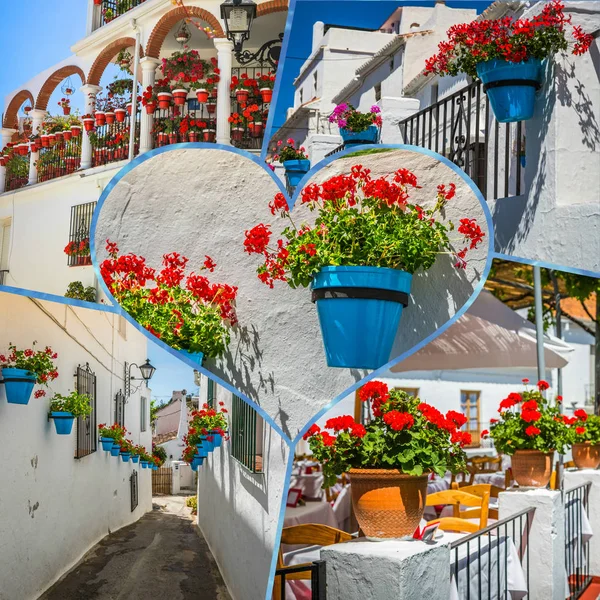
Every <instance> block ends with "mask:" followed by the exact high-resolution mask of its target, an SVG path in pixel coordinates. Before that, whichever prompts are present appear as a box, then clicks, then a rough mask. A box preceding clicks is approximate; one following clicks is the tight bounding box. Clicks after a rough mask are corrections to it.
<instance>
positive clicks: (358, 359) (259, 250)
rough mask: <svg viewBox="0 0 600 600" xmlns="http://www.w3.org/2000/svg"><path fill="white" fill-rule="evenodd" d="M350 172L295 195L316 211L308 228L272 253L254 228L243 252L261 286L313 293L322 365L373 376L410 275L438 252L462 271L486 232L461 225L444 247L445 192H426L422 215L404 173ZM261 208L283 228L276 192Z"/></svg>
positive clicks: (394, 329) (291, 231) (412, 179)
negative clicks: (429, 203) (256, 258)
mask: <svg viewBox="0 0 600 600" xmlns="http://www.w3.org/2000/svg"><path fill="white" fill-rule="evenodd" d="M292 142H293V140H292ZM292 150H293V152H297V151H296V150H295V149H293V148H292ZM349 172H350V174H349V175H346V174H342V175H339V176H335V177H334V178H332V179H330V180H328V181H325V182H324V183H322V184H312V185H311V186H307V187H306V188H305V189H304V190H303V191H302V198H301V202H302V204H308V208H309V209H311V210H314V211H315V212H317V213H318V216H317V218H316V220H315V224H314V225H308V224H306V223H302V224H299V225H298V224H297V225H294V226H292V227H288V228H287V229H286V230H285V232H284V233H283V239H280V240H277V243H276V244H273V245H271V231H270V229H269V227H268V226H266V225H264V224H263V223H260V224H259V225H257V226H255V227H254V228H253V229H251V230H249V231H246V239H245V241H244V246H245V251H246V252H248V253H249V254H259V255H261V256H262V257H263V261H264V262H263V264H262V265H260V266H259V267H258V269H257V272H258V277H259V279H260V280H261V281H262V282H263V283H265V284H266V285H268V286H269V287H273V285H274V283H275V281H278V280H281V281H285V282H286V283H287V284H288V285H289V286H290V287H292V288H298V287H308V286H310V287H311V289H312V301H313V302H314V303H316V308H317V313H318V317H319V323H320V326H321V333H322V337H323V344H324V349H325V356H326V358H327V364H328V365H329V366H330V367H342V368H355V369H376V368H379V367H381V366H382V365H384V364H386V363H387V362H388V361H389V359H390V354H391V351H392V347H393V345H394V340H395V338H396V336H397V334H398V330H399V324H400V317H401V316H402V312H403V309H404V308H405V307H406V306H407V305H408V302H409V294H410V286H411V280H412V274H413V273H414V272H415V271H416V270H418V269H423V270H424V271H427V270H428V269H430V268H431V267H433V265H434V264H435V262H436V260H437V258H438V256H439V255H440V254H450V255H454V256H455V257H456V261H457V262H456V267H457V268H460V267H462V266H464V265H465V264H466V263H465V261H464V258H465V256H466V254H467V252H468V251H469V250H471V249H475V248H477V246H478V245H479V243H480V242H481V241H482V240H483V237H484V235H485V234H484V233H483V232H482V231H481V229H480V228H479V226H478V225H477V223H476V221H475V220H473V219H463V221H464V222H463V221H461V225H460V226H459V227H457V228H456V231H457V232H458V234H460V237H457V239H456V240H453V241H452V242H451V240H450V238H449V232H450V231H452V230H453V227H452V226H451V224H449V225H445V224H444V223H442V222H440V221H437V220H436V219H437V216H438V214H441V212H442V210H443V208H444V206H445V204H446V202H447V201H448V200H450V199H451V198H452V197H453V196H454V195H455V187H454V185H453V184H451V185H450V188H449V189H446V187H445V186H444V185H443V184H441V185H439V186H437V187H434V188H432V192H433V190H435V197H436V199H437V202H436V204H435V206H434V208H433V209H429V210H424V209H423V208H421V207H420V206H418V205H413V204H410V202H409V189H410V188H411V187H412V188H417V187H419V186H418V181H417V177H416V176H415V175H414V174H413V173H411V172H410V171H408V170H407V169H399V170H398V171H397V172H396V173H392V174H390V175H389V176H384V177H379V178H377V179H373V178H372V177H371V176H370V171H369V170H366V169H363V168H362V167H361V166H360V165H354V166H352V167H351V168H349ZM336 190H337V191H336ZM269 207H270V208H271V212H272V214H277V213H279V214H280V215H281V216H282V217H285V218H287V219H289V220H290V221H291V219H290V215H289V208H288V205H287V201H286V199H285V197H284V196H283V194H277V195H276V196H275V198H274V200H273V202H272V203H271V204H270V205H269ZM324 234H327V235H324ZM357 240H360V242H359V243H356V241H357ZM408 240H410V243H409V241H408ZM454 244H460V246H459V247H461V246H463V245H466V247H465V248H464V249H462V250H460V251H458V248H455V247H454ZM337 265H342V266H337ZM444 285H446V284H444Z"/></svg>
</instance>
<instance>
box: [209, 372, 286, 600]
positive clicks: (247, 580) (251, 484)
mask: <svg viewBox="0 0 600 600" xmlns="http://www.w3.org/2000/svg"><path fill="white" fill-rule="evenodd" d="M216 396H217V398H216V399H217V402H224V403H225V407H226V408H227V410H229V414H230V416H231V398H232V395H231V392H228V391H227V390H225V389H224V388H222V387H220V386H217V388H216ZM200 398H201V400H200V402H201V404H203V403H204V402H205V401H206V377H205V376H202V383H201V387H200ZM258 420H259V421H260V417H258ZM230 427H231V419H230ZM257 441H258V442H259V444H258V445H257V452H262V457H263V473H262V474H254V473H251V472H250V471H249V470H248V469H246V468H245V467H244V466H242V464H241V463H239V462H238V461H237V460H235V459H234V458H233V457H232V456H231V442H223V445H222V446H221V448H217V449H216V450H215V451H214V452H213V453H211V454H210V455H209V458H208V459H207V460H205V462H204V465H203V466H202V467H199V468H198V525H199V527H200V529H201V530H202V533H203V535H204V538H205V539H206V541H207V543H208V545H209V547H210V549H211V552H212V554H213V555H214V557H215V560H216V561H217V564H218V565H219V570H220V571H221V574H222V576H223V579H224V581H225V583H226V585H227V588H228V590H229V593H230V594H231V597H232V598H233V600H263V599H264V598H265V596H266V593H267V582H268V578H269V571H270V568H271V560H272V557H273V552H274V551H275V538H276V535H277V524H278V522H279V511H280V508H281V502H282V492H283V487H284V484H285V472H286V465H287V459H288V454H289V447H288V446H287V444H286V443H285V442H284V441H283V440H282V439H281V438H280V437H279V436H278V435H277V434H276V433H275V432H274V431H273V430H272V429H271V428H270V427H269V426H268V425H267V424H266V423H265V424H264V427H263V432H262V436H260V433H259V434H258V436H257ZM261 446H262V447H261Z"/></svg>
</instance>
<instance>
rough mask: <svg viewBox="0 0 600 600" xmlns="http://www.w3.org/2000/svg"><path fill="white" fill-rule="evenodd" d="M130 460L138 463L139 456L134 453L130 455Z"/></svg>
mask: <svg viewBox="0 0 600 600" xmlns="http://www.w3.org/2000/svg"><path fill="white" fill-rule="evenodd" d="M131 462H132V463H139V462H140V456H139V454H134V455H133V456H132V457H131Z"/></svg>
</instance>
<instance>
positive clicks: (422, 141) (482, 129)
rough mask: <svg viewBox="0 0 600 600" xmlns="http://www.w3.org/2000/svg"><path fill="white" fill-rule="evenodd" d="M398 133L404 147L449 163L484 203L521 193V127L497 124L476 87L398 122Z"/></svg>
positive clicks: (522, 153) (519, 125) (522, 128)
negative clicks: (470, 182) (419, 149)
mask: <svg viewBox="0 0 600 600" xmlns="http://www.w3.org/2000/svg"><path fill="white" fill-rule="evenodd" d="M399 127H400V132H401V134H402V138H403V142H404V143H405V144H411V145H414V146H420V147H422V148H428V149H429V150H433V151H435V152H437V153H438V154H442V155H443V156H445V157H446V158H448V159H449V160H451V161H452V162H453V163H454V164H456V165H457V166H459V167H460V168H461V169H462V170H463V171H464V172H465V173H466V174H467V175H468V176H469V177H470V178H471V179H472V180H473V181H474V182H475V184H476V185H477V186H478V187H479V189H480V190H481V193H482V194H483V196H484V197H485V198H486V199H488V200H492V199H496V198H506V197H509V196H519V195H520V194H521V193H522V192H523V189H524V182H523V177H524V167H525V160H526V159H525V130H524V126H523V124H522V122H518V123H504V124H500V123H498V121H496V119H495V118H494V116H493V113H492V111H491V110H490V105H489V101H488V98H487V95H486V94H485V92H484V91H483V88H482V85H481V82H474V83H471V84H470V85H468V86H466V87H465V88H463V89H461V90H459V91H458V92H455V93H454V94H451V95H450V96H447V97H446V98H443V99H442V100H440V101H438V102H436V103H435V104H432V105H431V106H428V107H427V108H425V109H424V110H421V111H419V112H418V113H416V114H414V115H412V116H410V117H408V118H407V119H404V120H403V121H400V123H399Z"/></svg>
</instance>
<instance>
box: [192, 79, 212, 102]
mask: <svg viewBox="0 0 600 600" xmlns="http://www.w3.org/2000/svg"><path fill="white" fill-rule="evenodd" d="M190 90H193V91H195V92H196V99H197V100H198V102H199V103H200V104H206V103H207V102H208V96H209V94H210V91H211V90H210V89H209V88H208V85H207V83H206V82H205V81H194V82H193V83H190Z"/></svg>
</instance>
